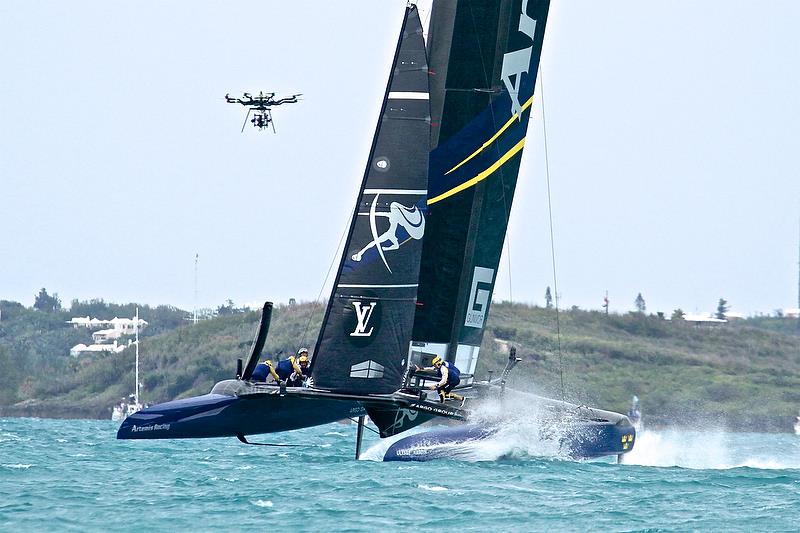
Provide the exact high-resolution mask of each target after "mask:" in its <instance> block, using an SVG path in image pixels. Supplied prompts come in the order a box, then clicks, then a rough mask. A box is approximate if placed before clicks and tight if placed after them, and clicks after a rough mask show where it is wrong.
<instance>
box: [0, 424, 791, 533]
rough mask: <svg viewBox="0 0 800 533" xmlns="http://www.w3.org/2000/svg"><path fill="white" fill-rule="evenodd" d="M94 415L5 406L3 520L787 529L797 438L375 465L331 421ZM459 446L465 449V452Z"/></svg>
mask: <svg viewBox="0 0 800 533" xmlns="http://www.w3.org/2000/svg"><path fill="white" fill-rule="evenodd" d="M116 428H117V424H116V423H113V422H110V421H108V422H106V421H97V420H45V419H30V418H28V419H11V418H7V419H0V530H2V531H44V530H46V529H52V530H58V531H187V530H192V531H213V530H218V531H219V530H222V531H267V530H276V529H286V528H288V530H289V531H378V530H386V531H388V530H401V531H410V530H414V531H417V530H423V531H434V530H437V531H487V530H488V529H489V528H505V529H506V530H507V531H544V530H557V531H559V532H561V531H597V530H612V531H643V530H647V531H688V530H713V529H716V530H720V531H797V530H798V529H800V437H796V436H794V435H787V434H783V435H772V434H741V433H739V434H734V433H724V432H719V431H716V432H713V431H710V432H681V431H659V432H653V431H645V432H643V433H642V434H640V435H639V437H638V438H637V442H636V449H635V451H634V452H633V453H632V454H630V455H629V457H628V458H627V462H626V464H622V465H617V464H612V463H610V462H576V461H569V460H565V459H558V458H553V457H549V458H548V457H537V456H536V449H537V448H536V446H535V445H534V444H532V443H531V442H530V441H529V440H526V438H519V439H518V440H516V441H514V439H513V438H511V439H509V440H508V441H506V442H487V443H485V444H481V445H479V446H480V449H474V450H472V451H471V453H472V454H473V455H472V456H471V457H472V459H471V460H459V461H437V462H431V463H381V462H378V461H375V460H371V459H375V458H377V457H378V456H379V455H380V451H381V450H382V449H385V448H386V446H387V443H386V442H382V441H379V439H377V437H375V436H374V435H371V434H370V435H367V436H366V446H367V448H369V447H372V448H371V449H369V450H367V452H366V453H365V454H364V456H365V459H363V460H361V461H355V460H353V458H352V455H353V443H354V439H355V426H354V425H342V424H330V425H327V426H321V427H317V428H309V429H305V430H299V431H294V432H289V433H285V434H283V435H264V436H261V437H260V438H258V439H256V438H253V440H259V441H262V442H281V443H286V444H301V445H302V447H299V448H268V447H259V446H244V445H242V444H240V443H239V442H238V441H236V440H235V439H210V440H183V441H178V440H176V441H117V440H115V432H116ZM467 457H468V458H469V457H470V456H469V455H467Z"/></svg>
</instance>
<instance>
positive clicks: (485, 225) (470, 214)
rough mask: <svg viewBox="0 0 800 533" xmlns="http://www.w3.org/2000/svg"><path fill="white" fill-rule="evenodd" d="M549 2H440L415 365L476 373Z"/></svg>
mask: <svg viewBox="0 0 800 533" xmlns="http://www.w3.org/2000/svg"><path fill="white" fill-rule="evenodd" d="M548 9H549V0H441V1H438V2H436V3H434V6H433V13H432V17H431V32H430V37H429V57H430V58H431V71H432V72H433V73H434V75H433V76H432V81H431V109H432V112H433V118H432V122H433V127H432V151H431V157H430V173H429V187H428V188H429V195H428V202H427V203H428V220H427V227H426V235H425V241H424V245H423V256H422V268H421V274H420V281H419V293H418V300H419V306H418V310H417V313H416V316H415V321H414V332H413V338H414V340H415V342H414V346H413V351H414V352H416V353H417V357H416V359H423V360H424V356H425V355H428V357H430V356H431V355H433V354H435V355H441V356H443V357H445V358H446V359H447V360H449V361H452V362H454V363H455V365H456V366H457V367H459V368H460V369H461V370H462V372H463V373H464V374H466V375H467V377H468V379H469V376H470V375H471V374H473V373H474V371H475V367H476V364H477V360H478V351H479V348H480V344H481V340H482V338H483V331H484V325H485V323H486V317H487V314H488V311H489V306H490V304H491V300H492V292H493V289H494V282H495V275H496V273H497V267H498V264H499V262H500V255H501V251H502V247H503V241H504V239H505V233H506V228H507V226H508V217H509V213H510V210H511V202H512V200H513V197H514V189H515V187H516V183H517V174H518V172H519V165H520V160H521V157H522V149H523V147H524V145H525V136H526V133H527V128H528V118H529V117H530V110H531V104H532V101H533V91H534V86H535V84H536V74H537V70H538V68H539V58H540V54H541V50H542V43H543V39H544V30H545V23H546V20H547V13H548Z"/></svg>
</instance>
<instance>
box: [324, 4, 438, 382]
mask: <svg viewBox="0 0 800 533" xmlns="http://www.w3.org/2000/svg"><path fill="white" fill-rule="evenodd" d="M428 76H429V73H428V65H427V59H426V53H425V43H424V39H423V35H422V25H421V23H420V18H419V13H418V11H417V8H416V6H409V7H408V8H406V14H405V18H404V21H403V29H402V31H401V35H400V39H399V42H398V44H397V50H396V52H395V57H394V63H393V65H392V72H391V75H390V78H389V83H388V85H387V88H386V95H385V97H384V100H383V106H382V109H381V115H380V119H379V123H378V126H377V129H376V131H375V136H374V138H373V143H372V148H371V150H370V154H369V160H368V161H369V162H368V165H367V169H366V172H365V174H364V179H363V182H362V185H361V191H360V194H359V197H358V203H357V205H356V209H355V213H354V214H353V219H352V222H351V225H350V232H349V235H348V238H347V243H346V245H345V248H344V254H343V256H342V260H341V263H340V266H339V271H338V274H337V277H336V280H335V283H334V286H333V290H332V294H331V297H330V300H329V301H328V308H327V310H326V314H325V319H324V321H323V328H322V331H321V332H320V335H319V338H318V340H317V344H316V348H315V350H314V357H313V362H312V376H313V380H314V387H315V388H318V389H325V390H329V391H333V392H337V393H345V394H360V393H370V394H373V393H391V392H394V391H396V390H397V389H398V388H399V387H400V385H401V383H402V380H403V375H404V373H405V370H406V367H405V366H406V361H407V358H408V349H409V348H408V347H409V342H410V340H411V331H412V326H413V321H414V312H415V309H416V299H417V298H416V297H417V286H418V279H419V268H420V259H421V256H422V237H423V234H424V233H425V232H426V231H427V230H426V225H427V220H426V213H425V209H426V200H427V184H428V155H429V149H430V146H429V138H430V104H429V95H428Z"/></svg>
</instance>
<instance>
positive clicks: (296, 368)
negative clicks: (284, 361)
mask: <svg viewBox="0 0 800 533" xmlns="http://www.w3.org/2000/svg"><path fill="white" fill-rule="evenodd" d="M289 361H291V362H292V369H293V370H294V371H295V373H296V374H297V375H298V376H302V375H303V369H302V368H300V365H299V364H298V363H297V359H296V358H295V357H294V356H291V357H289Z"/></svg>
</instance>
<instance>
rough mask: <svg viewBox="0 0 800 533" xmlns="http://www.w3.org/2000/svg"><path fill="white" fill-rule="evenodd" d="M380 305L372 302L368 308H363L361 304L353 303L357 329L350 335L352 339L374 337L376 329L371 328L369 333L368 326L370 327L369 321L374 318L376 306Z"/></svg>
mask: <svg viewBox="0 0 800 533" xmlns="http://www.w3.org/2000/svg"><path fill="white" fill-rule="evenodd" d="M376 305H378V303H377V302H372V303H370V304H369V305H368V306H366V307H362V304H361V302H353V308H354V309H355V311H356V322H357V323H356V329H355V330H354V331H353V332H352V333H351V334H350V336H351V337H369V336H370V335H372V332H373V330H374V329H375V328H374V327H371V328H369V331H367V326H368V325H369V319H370V317H371V316H372V312H373V311H374V310H375V306H376Z"/></svg>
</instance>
